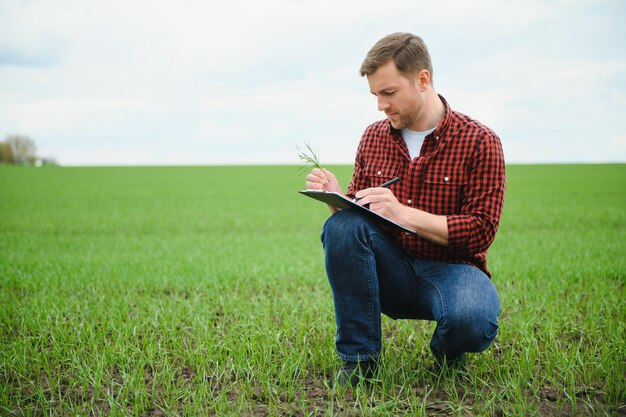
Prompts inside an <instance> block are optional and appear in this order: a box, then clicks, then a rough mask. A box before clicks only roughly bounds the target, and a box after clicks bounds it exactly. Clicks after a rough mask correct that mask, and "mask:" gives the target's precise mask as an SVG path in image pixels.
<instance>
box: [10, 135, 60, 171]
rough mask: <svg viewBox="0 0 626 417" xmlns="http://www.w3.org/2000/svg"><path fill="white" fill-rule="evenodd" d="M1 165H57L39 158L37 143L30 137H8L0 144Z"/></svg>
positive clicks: (52, 161)
mask: <svg viewBox="0 0 626 417" xmlns="http://www.w3.org/2000/svg"><path fill="white" fill-rule="evenodd" d="M0 164H13V165H56V161H55V160H54V159H52V158H40V157H37V147H36V146H35V141H33V140H32V139H31V138H29V137H28V136H25V135H8V136H7V137H6V138H5V139H4V141H3V142H0Z"/></svg>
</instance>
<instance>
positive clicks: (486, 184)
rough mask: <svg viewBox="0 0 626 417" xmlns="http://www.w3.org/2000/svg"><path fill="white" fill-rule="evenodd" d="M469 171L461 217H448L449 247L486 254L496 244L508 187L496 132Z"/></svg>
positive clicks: (483, 140) (480, 147)
mask: <svg viewBox="0 0 626 417" xmlns="http://www.w3.org/2000/svg"><path fill="white" fill-rule="evenodd" d="M471 160H472V163H471V164H470V166H469V169H468V179H467V186H466V193H465V195H464V198H463V199H462V200H461V201H460V207H459V208H460V209H459V214H452V215H448V216H447V221H448V245H449V247H450V248H452V249H456V250H461V251H463V252H468V253H480V252H486V251H487V249H488V248H489V246H490V245H491V243H492V242H493V240H494V238H495V235H496V231H497V230H498V224H499V221H500V216H501V214H502V205H503V201H504V191H505V186H506V179H505V169H504V157H503V152H502V145H501V143H500V140H499V139H498V137H497V136H495V134H493V133H492V132H487V134H486V135H485V136H484V137H483V138H481V139H480V140H479V141H478V142H477V145H476V147H475V149H474V151H473V155H472V158H471Z"/></svg>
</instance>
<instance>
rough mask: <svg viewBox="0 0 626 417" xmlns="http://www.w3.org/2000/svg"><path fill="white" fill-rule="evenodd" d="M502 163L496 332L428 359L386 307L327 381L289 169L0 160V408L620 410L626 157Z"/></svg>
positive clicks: (306, 235)
mask: <svg viewBox="0 0 626 417" xmlns="http://www.w3.org/2000/svg"><path fill="white" fill-rule="evenodd" d="M331 169H332V170H333V171H334V172H335V173H336V174H337V176H338V177H339V179H340V182H341V183H343V184H347V182H348V180H349V177H350V167H347V166H341V167H331ZM507 175H508V191H507V197H506V203H505V210H504V216H503V220H502V223H501V227H500V231H499V233H498V237H497V238H496V241H495V243H494V245H493V246H492V249H491V251H490V255H489V265H490V269H491V270H492V272H493V276H494V278H493V279H494V282H495V284H496V287H497V289H498V291H499V293H500V298H501V301H502V306H503V307H502V314H501V322H500V325H501V331H500V334H499V335H498V337H497V339H496V341H495V342H494V344H493V345H492V346H491V348H490V349H489V350H487V351H486V352H485V353H483V354H479V355H472V356H471V358H470V361H469V364H468V369H467V372H466V373H464V374H461V375H448V374H432V373H430V372H429V371H428V369H429V365H430V364H431V363H432V358H431V356H430V354H429V352H428V342H429V340H430V335H431V333H432V331H433V329H434V326H433V324H432V323H428V322H416V321H393V320H390V319H387V318H384V319H383V328H384V329H383V330H384V335H385V342H384V352H383V364H382V368H381V370H380V373H379V380H380V381H379V382H378V383H376V384H374V385H373V386H371V387H359V388H358V389H355V390H351V389H349V390H340V391H337V390H334V389H332V388H331V387H330V386H329V384H328V382H327V381H328V380H329V378H331V377H332V375H333V374H334V373H335V371H336V369H337V366H338V365H339V363H338V360H337V359H336V358H335V355H334V343H333V335H334V315H333V306H332V299H331V295H330V289H329V287H328V284H327V281H326V277H325V273H324V269H323V254H322V250H321V245H320V242H319V232H320V228H321V225H322V224H323V222H324V220H325V218H326V217H327V215H328V214H327V210H326V209H325V207H323V205H321V204H319V203H316V202H314V201H312V200H310V199H306V198H303V197H301V196H299V195H298V194H297V193H296V192H295V191H296V190H298V189H300V188H301V187H302V186H303V178H302V175H298V167H293V166H284V167H168V168H159V167H144V168H58V167H45V168H39V169H36V168H27V167H0V306H1V308H0V381H1V383H0V415H9V416H10V415H91V414H98V415H99V414H107V415H138V416H139V415H142V416H143V415H198V414H203V415H219V416H222V415H290V416H298V415H303V416H305V415H348V416H350V415H403V414H407V415H459V416H491V415H520V416H521V415H524V416H543V415H554V416H561V415H583V416H592V415H593V416H596V415H600V416H602V415H606V416H614V415H626V406H625V403H626V381H625V374H626V364H625V360H626V359H625V358H626V308H625V299H626V298H625V296H624V283H625V281H626V265H625V260H624V259H625V257H624V253H625V252H626V243H625V242H626V239H625V237H626V236H625V231H626V211H625V209H624V207H626V165H624V164H618V165H560V166H510V167H508V168H507Z"/></svg>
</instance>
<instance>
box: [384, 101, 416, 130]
mask: <svg viewBox="0 0 626 417" xmlns="http://www.w3.org/2000/svg"><path fill="white" fill-rule="evenodd" d="M421 112H422V102H421V101H415V103H413V105H412V106H410V107H407V108H406V109H405V110H403V111H393V110H391V111H387V112H386V113H387V115H389V114H390V113H391V114H393V113H395V114H396V120H395V121H394V120H392V119H391V118H390V117H389V116H387V118H388V119H389V122H390V123H391V126H392V127H393V128H394V129H396V130H400V129H406V128H409V127H410V126H412V125H413V124H414V123H415V122H416V121H417V119H419V116H420V113H421Z"/></svg>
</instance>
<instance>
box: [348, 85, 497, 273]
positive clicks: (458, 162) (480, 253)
mask: <svg viewBox="0 0 626 417" xmlns="http://www.w3.org/2000/svg"><path fill="white" fill-rule="evenodd" d="M440 98H441V100H442V101H443V103H444V105H445V108H446V113H445V116H444V118H443V120H442V121H441V122H440V123H439V126H437V128H436V129H435V130H434V131H433V132H432V133H431V134H429V135H427V136H426V138H425V139H424V144H423V145H422V148H421V151H420V155H419V157H417V158H414V159H411V157H410V156H409V152H408V149H407V147H406V144H405V142H404V140H403V139H402V135H401V133H400V131H398V130H396V129H394V128H392V127H391V124H390V123H389V121H388V120H386V119H385V120H381V121H378V122H376V123H374V124H372V125H370V126H369V127H368V128H367V129H366V130H365V132H364V133H363V137H362V138H361V142H360V144H359V148H358V150H357V155H356V160H355V167H354V174H353V177H352V181H350V185H349V186H348V192H347V195H348V196H350V197H354V194H355V193H356V192H357V191H359V190H362V189H364V188H369V187H376V186H378V185H380V184H382V183H383V182H385V181H387V180H389V179H391V178H394V177H400V178H401V179H402V180H401V181H399V182H397V183H395V184H393V185H391V187H390V189H391V191H392V192H393V193H394V195H395V196H396V198H397V199H398V200H399V201H400V203H402V204H404V205H406V206H409V207H414V208H417V209H420V210H423V211H426V212H428V213H432V214H438V215H445V216H447V221H448V245H449V246H447V247H446V246H441V245H438V244H436V243H433V242H430V241H428V240H426V239H423V238H421V237H419V236H417V235H413V234H408V233H405V232H401V231H397V230H391V229H389V232H390V233H392V234H393V236H394V238H395V239H396V241H397V242H398V243H399V244H400V245H401V246H402V248H403V249H404V250H405V251H406V252H407V253H409V254H411V255H414V256H417V257H421V258H426V259H431V260H436V261H443V262H452V263H469V264H472V265H475V266H477V267H478V268H480V269H482V270H483V271H485V273H486V274H487V275H489V276H491V275H490V273H489V270H488V269H487V249H488V248H489V245H491V242H493V239H494V237H495V235H496V231H497V229H498V223H499V222H500V215H501V213H502V204H503V202H504V191H505V187H506V179H505V171H504V155H503V153H502V145H501V144H500V139H499V138H498V136H497V135H496V134H495V133H494V132H493V131H492V130H491V129H489V128H488V127H486V126H483V125H482V124H480V123H479V122H477V121H476V120H473V119H471V118H469V117H468V116H465V115H463V114H461V113H458V112H455V111H452V110H451V109H450V106H449V105H448V103H447V102H446V101H445V99H444V98H443V97H441V96H440Z"/></svg>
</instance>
